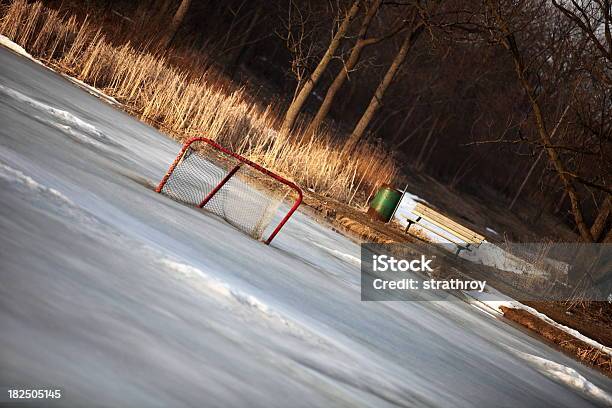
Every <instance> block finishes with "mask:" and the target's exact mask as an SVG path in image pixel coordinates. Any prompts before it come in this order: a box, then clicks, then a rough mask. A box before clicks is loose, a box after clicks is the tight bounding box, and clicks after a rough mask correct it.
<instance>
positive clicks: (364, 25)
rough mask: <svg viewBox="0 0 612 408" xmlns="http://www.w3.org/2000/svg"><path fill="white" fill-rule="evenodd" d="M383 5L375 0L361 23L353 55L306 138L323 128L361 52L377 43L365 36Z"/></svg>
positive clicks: (337, 76)
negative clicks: (337, 95)
mask: <svg viewBox="0 0 612 408" xmlns="http://www.w3.org/2000/svg"><path fill="white" fill-rule="evenodd" d="M381 3H382V0H374V2H373V3H372V5H371V6H370V8H369V9H368V10H367V12H366V14H365V16H364V17H363V21H362V22H361V27H360V29H359V34H358V35H357V41H356V42H355V46H354V47H353V49H352V50H351V54H350V55H349V58H348V60H347V61H346V63H345V64H344V66H343V67H342V68H341V69H340V72H338V75H336V78H334V81H333V82H332V84H331V85H330V86H329V88H328V89H327V93H326V94H325V99H323V102H322V103H321V106H320V107H319V110H318V111H317V114H316V115H315V117H314V119H313V120H312V122H310V125H309V126H308V129H307V130H306V137H308V138H310V137H312V135H313V134H314V133H315V132H316V131H317V130H318V129H319V127H320V126H321V123H323V120H325V118H326V117H327V114H328V113H329V110H330V109H331V106H332V103H333V101H334V98H335V96H336V94H337V93H338V91H339V90H340V88H342V85H344V82H345V81H346V79H347V78H348V76H349V72H350V71H352V70H353V68H355V66H356V65H357V62H359V57H360V56H361V51H362V50H363V49H364V48H365V47H366V46H367V45H369V44H372V43H374V42H375V41H376V40H372V41H367V40H366V39H365V36H366V34H367V32H368V28H369V26H370V22H371V21H372V19H373V18H374V16H375V15H376V13H377V11H378V8H379V7H380V4H381Z"/></svg>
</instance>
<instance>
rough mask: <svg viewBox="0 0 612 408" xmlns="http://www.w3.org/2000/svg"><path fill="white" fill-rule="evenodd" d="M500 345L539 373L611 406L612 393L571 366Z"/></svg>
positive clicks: (604, 404)
mask: <svg viewBox="0 0 612 408" xmlns="http://www.w3.org/2000/svg"><path fill="white" fill-rule="evenodd" d="M502 346H503V347H504V348H506V349H507V350H508V351H510V352H511V353H512V354H514V355H516V356H517V357H520V358H521V359H522V360H524V361H525V362H527V363H528V364H529V365H531V366H532V367H533V368H534V369H535V370H536V371H538V372H539V373H540V374H542V375H544V376H546V377H548V378H550V379H551V380H553V381H555V382H557V383H559V384H561V385H563V386H566V387H569V388H572V389H573V390H575V391H576V392H579V393H581V394H582V395H584V396H585V397H586V398H588V399H589V400H591V401H593V402H595V403H597V404H601V405H603V406H612V395H610V394H608V393H607V392H605V391H604V390H602V389H601V388H599V387H598V386H596V385H594V384H593V383H591V382H590V381H589V380H587V379H586V378H584V377H583V376H582V375H580V373H578V371H576V370H574V369H573V368H571V367H567V366H564V365H563V364H559V363H556V362H554V361H551V360H547V359H545V358H542V357H538V356H535V355H533V354H529V353H524V352H522V351H519V350H516V349H514V348H512V347H510V346H506V345H504V344H502Z"/></svg>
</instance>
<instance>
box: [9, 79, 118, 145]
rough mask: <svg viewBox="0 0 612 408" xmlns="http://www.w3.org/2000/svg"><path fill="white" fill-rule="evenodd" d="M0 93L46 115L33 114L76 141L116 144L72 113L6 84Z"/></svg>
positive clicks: (92, 143) (94, 143) (91, 143)
mask: <svg viewBox="0 0 612 408" xmlns="http://www.w3.org/2000/svg"><path fill="white" fill-rule="evenodd" d="M0 94H4V95H6V96H7V97H9V98H12V99H14V100H15V101H17V102H18V103H20V104H21V105H25V106H29V107H31V108H33V109H35V110H36V111H38V112H39V113H42V114H44V115H45V116H47V117H46V118H44V117H40V116H35V117H36V118H37V119H38V120H39V121H40V122H43V123H45V124H47V125H50V126H52V127H54V128H56V129H59V130H60V131H62V132H63V133H66V134H68V135H70V136H71V137H72V138H73V139H75V140H77V141H78V142H82V143H86V144H89V145H92V146H95V147H98V148H104V147H105V145H115V146H116V145H118V144H117V143H116V142H115V141H113V140H111V139H109V138H108V137H107V136H106V135H104V134H103V133H102V132H100V131H99V130H98V129H97V128H96V127H95V126H94V125H92V124H90V123H87V122H85V121H84V120H82V119H80V118H79V117H77V116H75V115H74V114H72V113H70V112H67V111H65V110H61V109H58V108H54V107H53V106H50V105H47V104H45V103H42V102H39V101H37V100H35V99H33V98H30V97H29V96H27V95H24V94H22V93H21V92H18V91H15V90H13V89H11V88H8V87H6V86H3V85H0Z"/></svg>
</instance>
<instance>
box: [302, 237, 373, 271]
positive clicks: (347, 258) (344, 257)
mask: <svg viewBox="0 0 612 408" xmlns="http://www.w3.org/2000/svg"><path fill="white" fill-rule="evenodd" d="M309 241H310V243H311V244H312V245H314V246H316V247H318V248H321V249H322V250H324V251H325V252H327V253H328V254H330V255H332V256H334V257H336V258H338V259H340V260H341V261H344V262H348V263H350V264H352V265H355V266H358V267H361V259H360V258H358V257H356V256H353V255H350V254H347V253H344V252H342V251H338V250H337V249H333V248H329V247H327V246H325V245H321V244H319V243H318V242H316V241H313V240H309Z"/></svg>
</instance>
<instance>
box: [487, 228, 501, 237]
mask: <svg viewBox="0 0 612 408" xmlns="http://www.w3.org/2000/svg"><path fill="white" fill-rule="evenodd" d="M485 230H487V232H490V233H491V234H493V235H497V236H499V232H497V231H495V230H494V229H493V228H489V227H486V228H485Z"/></svg>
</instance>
